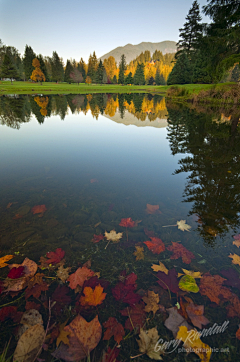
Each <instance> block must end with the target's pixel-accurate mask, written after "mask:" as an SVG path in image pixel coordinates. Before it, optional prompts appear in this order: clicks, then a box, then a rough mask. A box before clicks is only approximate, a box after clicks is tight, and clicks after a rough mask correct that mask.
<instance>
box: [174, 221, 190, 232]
mask: <svg viewBox="0 0 240 362" xmlns="http://www.w3.org/2000/svg"><path fill="white" fill-rule="evenodd" d="M177 226H178V229H180V230H182V231H184V230H186V231H189V229H191V226H190V225H188V224H186V220H180V221H177Z"/></svg>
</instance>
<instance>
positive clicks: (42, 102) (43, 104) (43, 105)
mask: <svg viewBox="0 0 240 362" xmlns="http://www.w3.org/2000/svg"><path fill="white" fill-rule="evenodd" d="M34 101H35V102H36V103H37V105H38V106H39V107H40V113H41V115H42V116H47V105H48V97H47V96H46V97H39V96H38V97H34Z"/></svg>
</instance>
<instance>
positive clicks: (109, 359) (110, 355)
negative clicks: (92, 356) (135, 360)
mask: <svg viewBox="0 0 240 362" xmlns="http://www.w3.org/2000/svg"><path fill="white" fill-rule="evenodd" d="M119 353H120V349H119V348H117V347H115V348H114V349H111V348H110V347H108V349H107V352H103V359H102V361H101V362H119V360H117V356H118V355H119Z"/></svg>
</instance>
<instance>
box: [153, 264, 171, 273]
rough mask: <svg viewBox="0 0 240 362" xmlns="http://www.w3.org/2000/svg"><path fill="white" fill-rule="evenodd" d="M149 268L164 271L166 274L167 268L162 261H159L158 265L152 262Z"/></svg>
mask: <svg viewBox="0 0 240 362" xmlns="http://www.w3.org/2000/svg"><path fill="white" fill-rule="evenodd" d="M151 268H152V269H153V271H155V272H158V271H162V272H164V273H165V274H166V275H168V269H167V268H166V267H165V265H164V264H163V263H161V261H160V262H159V265H157V264H153V265H152V266H151Z"/></svg>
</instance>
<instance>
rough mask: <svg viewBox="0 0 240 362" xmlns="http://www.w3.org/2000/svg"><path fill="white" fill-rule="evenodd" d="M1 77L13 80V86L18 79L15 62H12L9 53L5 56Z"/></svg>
mask: <svg viewBox="0 0 240 362" xmlns="http://www.w3.org/2000/svg"><path fill="white" fill-rule="evenodd" d="M1 77H2V78H11V84H12V80H13V78H17V77H18V73H17V70H16V68H15V66H14V64H13V62H12V61H11V58H10V56H9V55H8V53H7V54H5V57H4V60H3V63H2V68H1Z"/></svg>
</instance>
